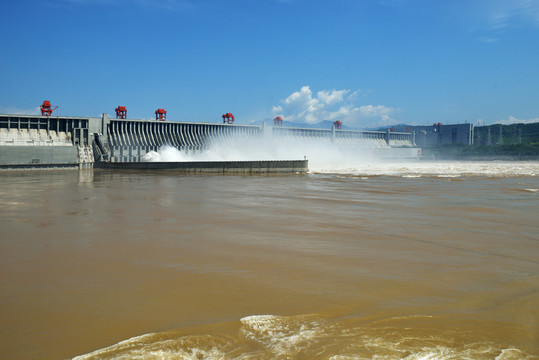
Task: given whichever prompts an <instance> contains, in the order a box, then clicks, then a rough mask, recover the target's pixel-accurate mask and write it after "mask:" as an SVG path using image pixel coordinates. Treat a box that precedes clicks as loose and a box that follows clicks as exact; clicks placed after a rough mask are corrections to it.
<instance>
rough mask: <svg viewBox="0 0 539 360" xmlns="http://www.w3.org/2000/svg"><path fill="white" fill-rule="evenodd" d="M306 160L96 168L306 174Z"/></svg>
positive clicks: (108, 164)
mask: <svg viewBox="0 0 539 360" xmlns="http://www.w3.org/2000/svg"><path fill="white" fill-rule="evenodd" d="M308 165H309V161H308V160H262V161H182V162H124V163H121V162H102V163H97V164H96V166H95V167H96V168H102V169H114V170H136V171H167V172H180V173H192V174H199V173H214V174H216V173H217V174H269V173H306V172H307V171H309V166H308Z"/></svg>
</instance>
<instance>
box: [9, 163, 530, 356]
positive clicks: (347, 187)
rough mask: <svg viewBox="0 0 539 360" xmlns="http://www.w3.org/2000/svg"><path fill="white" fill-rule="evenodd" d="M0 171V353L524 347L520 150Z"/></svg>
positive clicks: (431, 351) (524, 216)
mask: <svg viewBox="0 0 539 360" xmlns="http://www.w3.org/2000/svg"><path fill="white" fill-rule="evenodd" d="M311 170H312V172H311V173H310V174H308V175H286V176H192V175H191V176H185V175H177V174H170V173H169V174H166V173H159V174H158V173H113V172H107V171H98V170H95V171H81V172H78V171H60V172H58V171H43V172H32V171H30V172H2V173H0V179H1V183H0V195H1V196H0V198H1V202H0V217H1V219H2V235H1V236H0V239H1V240H0V271H1V272H0V281H1V282H0V284H1V292H0V303H1V306H0V318H1V319H2V321H1V324H2V325H1V331H2V332H1V337H0V357H1V358H3V359H62V358H73V357H77V358H78V359H132V358H138V359H287V358H288V359H335V360H336V359H500V360H504V359H538V358H539V341H538V340H539V262H538V259H539V225H538V220H539V217H538V215H537V214H538V213H539V193H538V189H539V176H538V175H539V163H538V162H476V163H466V162H429V163H427V162H425V163H423V162H420V163H408V164H407V163H398V164H397V163H393V164H388V163H386V164H380V163H372V164H362V165H359V166H358V165H353V164H351V165H339V166H327V165H324V164H313V165H312V166H311Z"/></svg>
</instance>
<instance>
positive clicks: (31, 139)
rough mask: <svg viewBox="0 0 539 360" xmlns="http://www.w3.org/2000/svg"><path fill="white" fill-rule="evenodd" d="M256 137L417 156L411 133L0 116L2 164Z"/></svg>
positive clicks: (64, 162)
mask: <svg viewBox="0 0 539 360" xmlns="http://www.w3.org/2000/svg"><path fill="white" fill-rule="evenodd" d="M160 110H161V109H160ZM156 114H157V112H156ZM258 139H265V140H269V141H273V140H274V141H278V140H283V139H290V140H291V141H301V140H309V141H314V142H320V143H324V142H326V143H333V144H336V145H337V146H339V147H346V148H348V149H352V150H353V149H369V151H372V152H373V153H375V154H376V155H377V156H378V157H380V158H417V157H418V156H419V155H420V152H421V151H420V149H419V148H417V147H416V146H415V140H414V135H413V134H411V133H406V132H391V131H359V130H341V129H336V128H335V127H333V128H332V129H310V128H297V127H282V126H266V125H265V124H262V125H243V124H231V123H226V122H224V123H223V124H220V123H196V122H176V121H163V120H160V119H156V120H134V119H125V118H109V117H108V115H107V114H102V116H101V117H69V116H52V115H19V114H0V168H3V169H18V168H19V169H21V168H23V169H24V168H51V167H52V168H57V167H67V168H70V167H73V168H92V167H94V166H95V165H96V164H101V166H99V167H106V166H103V164H112V163H139V162H141V161H142V160H143V156H144V155H145V154H147V153H149V152H150V151H158V150H159V149H160V148H161V147H162V146H165V145H168V146H172V147H174V148H176V149H178V150H179V151H180V152H183V153H186V154H196V153H200V152H203V151H206V150H208V149H209V148H210V147H211V146H212V145H213V144H216V143H218V144H220V145H223V146H227V145H230V146H241V145H242V144H244V143H249V142H251V143H252V142H253V141H257V140H258Z"/></svg>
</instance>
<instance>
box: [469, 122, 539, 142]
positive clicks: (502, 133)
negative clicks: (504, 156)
mask: <svg viewBox="0 0 539 360" xmlns="http://www.w3.org/2000/svg"><path fill="white" fill-rule="evenodd" d="M532 143H538V144H539V123H531V124H511V125H500V124H497V125H489V126H476V127H474V144H475V145H517V144H532Z"/></svg>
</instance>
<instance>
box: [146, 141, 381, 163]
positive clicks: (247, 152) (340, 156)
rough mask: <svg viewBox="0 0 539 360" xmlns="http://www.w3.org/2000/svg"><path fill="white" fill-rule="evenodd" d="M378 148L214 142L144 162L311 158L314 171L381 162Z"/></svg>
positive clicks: (165, 150) (152, 155) (165, 151)
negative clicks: (204, 146)
mask: <svg viewBox="0 0 539 360" xmlns="http://www.w3.org/2000/svg"><path fill="white" fill-rule="evenodd" d="M375 150H376V149H375V148H358V147H355V148H352V147H340V146H337V145H336V144H334V143H332V142H330V141H321V140H320V139H298V138H285V139H272V140H270V139H252V140H249V141H245V142H241V143H239V142H238V143H236V142H235V143H232V144H231V143H224V142H215V143H213V144H212V145H211V146H210V147H209V148H208V149H207V150H203V151H196V152H194V151H180V150H178V149H177V148H175V147H172V146H163V147H161V148H160V149H159V151H158V152H155V151H150V152H149V153H147V154H145V155H144V156H143V157H142V161H255V160H303V159H304V158H306V159H307V160H309V169H310V170H311V171H327V170H331V169H342V168H343V167H350V166H354V165H356V166H357V165H359V164H365V163H371V162H375V161H380V159H377V157H376V154H375Z"/></svg>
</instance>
